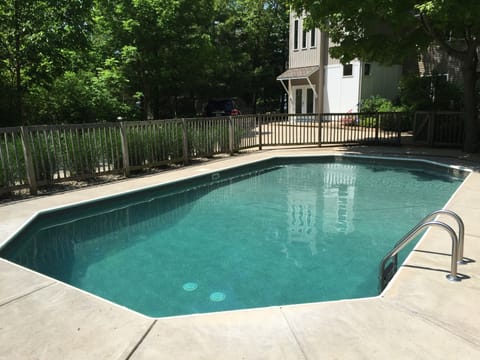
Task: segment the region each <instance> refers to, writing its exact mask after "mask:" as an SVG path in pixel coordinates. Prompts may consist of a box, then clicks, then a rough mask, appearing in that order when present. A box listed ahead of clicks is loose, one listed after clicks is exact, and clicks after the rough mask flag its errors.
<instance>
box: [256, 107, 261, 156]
mask: <svg viewBox="0 0 480 360" xmlns="http://www.w3.org/2000/svg"><path fill="white" fill-rule="evenodd" d="M256 118H257V119H256V120H257V126H258V150H262V118H261V116H259V115H257V116H256Z"/></svg>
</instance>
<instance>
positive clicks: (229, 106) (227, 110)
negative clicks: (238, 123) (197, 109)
mask: <svg viewBox="0 0 480 360" xmlns="http://www.w3.org/2000/svg"><path fill="white" fill-rule="evenodd" d="M240 114H241V112H240V109H239V108H238V106H237V104H236V103H235V100H234V99H232V98H227V99H212V100H209V101H208V104H207V106H206V108H205V115H206V116H208V117H210V116H230V115H232V116H233V115H240Z"/></svg>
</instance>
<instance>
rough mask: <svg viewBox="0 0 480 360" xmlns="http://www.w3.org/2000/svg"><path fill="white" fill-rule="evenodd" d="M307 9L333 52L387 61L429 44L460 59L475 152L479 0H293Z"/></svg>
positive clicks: (479, 135)
mask: <svg viewBox="0 0 480 360" xmlns="http://www.w3.org/2000/svg"><path fill="white" fill-rule="evenodd" d="M291 3H292V5H293V8H294V9H295V10H296V11H297V13H302V12H303V11H305V13H306V14H308V21H309V23H310V25H311V26H318V27H320V28H321V29H322V30H324V31H326V32H328V34H329V36H330V37H331V39H332V41H333V42H334V43H335V44H336V45H335V46H334V47H333V48H332V49H331V53H332V55H333V56H335V57H338V58H340V59H341V60H342V61H343V62H348V61H350V60H352V59H354V58H359V59H362V60H369V61H378V62H382V63H386V64H392V63H402V61H403V60H405V59H406V58H408V57H410V58H412V57H413V58H416V56H418V55H419V53H420V51H422V50H424V49H425V48H427V47H428V46H430V45H431V44H433V43H435V44H437V45H440V46H441V48H442V50H443V51H444V52H446V53H447V54H448V55H450V56H451V57H453V58H456V59H458V61H459V62H460V64H461V68H462V74H463V93H464V101H463V102H464V112H465V134H466V137H465V150H466V151H475V150H478V148H479V145H480V125H479V119H478V101H477V97H478V90H477V88H478V85H477V83H478V79H479V74H478V56H479V48H480V21H479V20H478V19H479V18H480V2H479V1H478V0H465V1H461V2H460V1H458V0H431V1H422V0H385V1H383V0H382V1H379V0H364V1H353V0H342V1H338V0H291Z"/></svg>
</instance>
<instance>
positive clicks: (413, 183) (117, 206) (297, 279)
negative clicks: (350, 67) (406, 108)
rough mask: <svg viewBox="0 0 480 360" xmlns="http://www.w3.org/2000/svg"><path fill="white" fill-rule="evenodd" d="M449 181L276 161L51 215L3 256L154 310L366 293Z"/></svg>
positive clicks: (358, 165) (382, 168)
mask: <svg viewBox="0 0 480 360" xmlns="http://www.w3.org/2000/svg"><path fill="white" fill-rule="evenodd" d="M456 175H458V176H454V175H452V171H450V170H449V169H447V168H444V167H440V166H434V165H432V164H430V163H422V162H410V161H408V162H407V161H400V162H392V161H385V160H374V159H360V158H359V159H352V158H342V157H322V158H320V157H319V158H299V159H294V158H284V159H281V158H279V159H273V160H269V161H263V162H260V163H257V164H253V165H250V166H244V167H241V168H238V169H235V170H231V171H226V172H220V173H215V174H209V175H204V176H201V177H198V178H196V179H192V180H189V181H187V182H186V183H183V182H177V183H174V184H170V185H168V186H159V187H156V188H153V189H148V190H145V191H139V192H137V193H132V194H128V195H127V196H123V197H113V198H111V199H105V200H102V201H100V202H92V203H89V204H86V205H81V206H75V207H69V208H65V209H61V210H55V211H47V212H45V213H43V214H40V215H39V216H37V217H36V218H35V219H34V220H33V221H32V222H31V223H30V224H29V225H28V226H27V227H25V228H24V230H22V231H21V232H20V233H18V234H17V235H16V236H15V237H14V238H13V239H12V240H11V241H10V242H9V243H8V244H7V246H6V247H4V248H3V249H2V250H1V251H0V256H2V257H4V258H6V259H8V260H11V261H13V262H16V263H18V264H20V265H23V266H26V267H28V268H31V269H33V270H35V271H38V272H41V273H43V274H46V275H48V276H51V277H53V278H56V279H58V280H60V281H63V282H66V283H68V284H71V285H73V286H75V287H78V288H81V289H83V290H86V291H88V292H91V293H93V294H95V295H98V296H100V297H103V298H106V299H108V300H110V301H113V302H115V303H118V304H120V305H123V306H126V307H128V308H130V309H133V310H135V311H138V312H141V313H144V314H146V315H149V316H153V317H161V316H172V315H182V314H192V313H203V312H213V311H222V310H232V309H244V308H255V307H264V306H273V305H286V304H297V303H306V302H318V301H326V300H338V299H351V298H359V297H368V296H375V295H377V294H378V289H377V285H378V281H377V276H378V265H379V262H380V260H381V259H382V257H383V256H384V255H385V254H386V253H387V252H388V251H389V250H390V249H391V248H392V247H393V246H394V244H395V243H396V242H397V241H398V240H399V239H400V238H401V237H402V236H403V235H404V234H405V233H406V232H407V231H408V230H410V228H412V227H413V226H414V225H415V224H416V223H417V222H418V221H419V220H421V219H422V218H423V217H424V216H425V215H427V214H428V213H430V212H432V211H434V210H437V209H440V208H442V207H443V206H444V205H445V203H446V202H447V201H448V199H449V198H450V196H451V195H452V194H453V192H454V191H455V190H456V189H457V187H458V186H459V185H460V184H461V182H462V181H463V175H462V174H456ZM412 246H413V244H412ZM409 249H411V247H410V248H409ZM407 251H408V249H407ZM407 251H404V253H403V254H402V256H403V258H402V257H401V259H400V260H401V261H402V259H404V258H405V256H406V254H407Z"/></svg>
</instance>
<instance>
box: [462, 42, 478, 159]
mask: <svg viewBox="0 0 480 360" xmlns="http://www.w3.org/2000/svg"><path fill="white" fill-rule="evenodd" d="M477 64H478V57H477V51H476V47H474V48H473V49H469V51H468V52H467V55H466V56H465V58H464V59H463V95H464V116H465V127H464V131H465V141H464V146H463V150H464V151H465V152H468V153H472V152H477V151H478V150H479V145H480V141H479V140H480V133H479V129H480V126H479V119H478V111H477V94H476V83H477Z"/></svg>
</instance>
